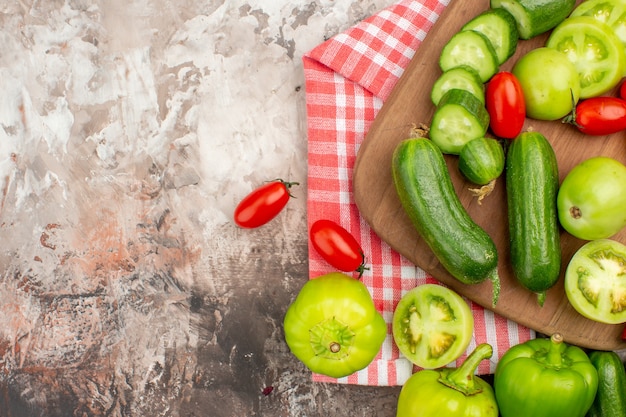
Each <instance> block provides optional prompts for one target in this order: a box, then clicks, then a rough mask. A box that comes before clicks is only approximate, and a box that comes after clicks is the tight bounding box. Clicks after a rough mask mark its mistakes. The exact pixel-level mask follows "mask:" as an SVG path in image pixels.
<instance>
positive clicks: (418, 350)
mask: <svg viewBox="0 0 626 417" xmlns="http://www.w3.org/2000/svg"><path fill="white" fill-rule="evenodd" d="M392 326H393V327H392V329H393V339H394V342H395V343H396V345H397V346H398V349H399V350H400V352H401V353H402V354H403V355H404V356H406V358H407V359H408V360H410V361H411V362H413V363H414V364H416V365H417V366H419V367H421V368H426V369H434V368H439V367H442V366H445V365H447V364H449V363H450V362H452V361H455V360H456V359H457V358H458V357H459V356H461V355H462V354H463V352H465V349H467V346H468V345H469V343H470V341H471V340H472V332H473V331H474V316H472V311H471V310H470V308H469V305H468V304H467V302H466V301H465V300H463V298H461V296H460V295H458V294H457V293H455V292H454V291H452V290H451V289H449V288H447V287H443V286H441V285H437V284H422V285H419V286H417V287H415V288H413V289H412V290H410V291H409V292H407V293H406V294H404V295H403V296H402V298H401V299H400V302H398V305H397V306H396V309H395V310H394V313H393V321H392Z"/></svg>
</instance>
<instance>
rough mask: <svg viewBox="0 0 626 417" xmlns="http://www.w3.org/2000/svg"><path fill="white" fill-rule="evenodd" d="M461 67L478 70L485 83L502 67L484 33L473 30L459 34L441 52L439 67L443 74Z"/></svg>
mask: <svg viewBox="0 0 626 417" xmlns="http://www.w3.org/2000/svg"><path fill="white" fill-rule="evenodd" d="M461 65H467V66H469V67H471V68H473V69H474V70H476V72H477V73H478V75H479V76H480V80H481V81H482V82H483V83H484V82H486V81H487V80H489V78H491V77H492V76H493V75H494V74H495V73H496V72H497V71H498V69H499V67H500V65H499V64H498V57H497V55H496V51H495V49H494V48H493V45H492V44H491V41H490V40H489V39H487V37H486V36H485V35H483V34H482V33H480V32H476V31H473V30H465V31H460V32H457V33H456V34H454V35H453V36H452V38H450V40H449V41H448V42H447V43H446V44H445V45H444V47H443V49H442V51H441V55H440V57H439V66H440V67H441V70H442V71H443V72H445V71H447V70H449V69H451V68H454V67H459V66H461Z"/></svg>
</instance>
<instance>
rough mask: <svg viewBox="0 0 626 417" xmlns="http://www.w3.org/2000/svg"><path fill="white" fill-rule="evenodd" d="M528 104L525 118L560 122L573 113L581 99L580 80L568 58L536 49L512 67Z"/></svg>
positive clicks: (551, 51)
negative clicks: (575, 105) (574, 107)
mask: <svg viewBox="0 0 626 417" xmlns="http://www.w3.org/2000/svg"><path fill="white" fill-rule="evenodd" d="M512 72H513V74H514V75H515V76H516V77H517V79H518V80H519V82H520V84H521V86H522V92H523V93H524V101H525V103H526V115H527V116H528V117H530V118H533V119H537V120H557V119H561V118H562V117H565V116H566V115H567V114H569V113H570V112H571V111H572V106H573V104H574V103H576V102H578V98H579V97H580V77H579V75H578V71H577V70H576V67H574V64H572V63H571V62H570V61H569V59H567V56H566V55H565V54H563V53H561V52H559V51H557V50H555V49H552V48H546V47H542V48H537V49H533V50H531V51H530V52H528V53H527V54H525V55H523V56H522V57H521V58H520V59H519V60H518V61H517V62H516V63H515V65H514V66H513V70H512Z"/></svg>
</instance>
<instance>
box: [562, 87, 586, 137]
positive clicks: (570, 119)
mask: <svg viewBox="0 0 626 417" xmlns="http://www.w3.org/2000/svg"><path fill="white" fill-rule="evenodd" d="M569 91H570V94H571V95H572V111H571V113H570V114H568V115H567V116H565V117H564V118H563V119H562V120H561V123H569V124H571V125H573V126H575V127H576V128H577V129H579V130H580V129H582V126H580V125H579V124H578V122H576V97H574V92H573V91H572V89H571V88H570V90H569Z"/></svg>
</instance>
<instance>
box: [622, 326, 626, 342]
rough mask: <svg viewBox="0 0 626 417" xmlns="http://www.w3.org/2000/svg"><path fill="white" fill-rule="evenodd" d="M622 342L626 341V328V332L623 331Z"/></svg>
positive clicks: (625, 329)
mask: <svg viewBox="0 0 626 417" xmlns="http://www.w3.org/2000/svg"><path fill="white" fill-rule="evenodd" d="M622 340H626V326H624V331H622Z"/></svg>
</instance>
